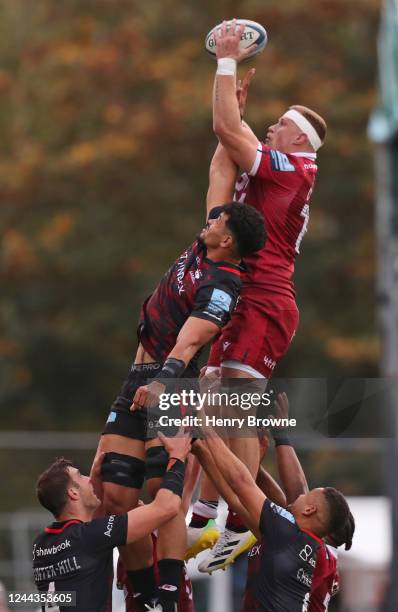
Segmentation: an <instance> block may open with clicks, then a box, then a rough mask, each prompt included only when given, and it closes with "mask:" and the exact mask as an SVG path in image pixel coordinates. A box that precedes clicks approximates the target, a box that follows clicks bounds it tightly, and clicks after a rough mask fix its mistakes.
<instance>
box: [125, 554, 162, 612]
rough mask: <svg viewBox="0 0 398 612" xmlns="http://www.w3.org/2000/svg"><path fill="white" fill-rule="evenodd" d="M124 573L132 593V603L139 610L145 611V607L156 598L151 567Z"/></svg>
mask: <svg viewBox="0 0 398 612" xmlns="http://www.w3.org/2000/svg"><path fill="white" fill-rule="evenodd" d="M126 573H127V579H128V581H129V583H130V586H131V588H132V589H133V591H134V603H136V604H137V606H138V608H139V610H146V609H147V608H146V607H145V605H148V606H149V605H151V602H152V601H153V600H154V599H156V598H157V596H158V593H157V590H158V587H157V584H156V580H155V572H154V568H153V565H151V567H145V568H144V569H139V570H128V571H127V572H126Z"/></svg>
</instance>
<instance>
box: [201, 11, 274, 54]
mask: <svg viewBox="0 0 398 612" xmlns="http://www.w3.org/2000/svg"><path fill="white" fill-rule="evenodd" d="M230 23H231V21H228V22H227V25H228V24H230ZM236 24H237V25H240V24H244V26H245V29H244V31H243V34H242V36H241V40H240V47H241V49H246V48H247V47H250V45H252V44H254V43H256V47H254V49H253V51H252V52H251V53H250V55H248V56H247V57H248V58H249V57H254V56H255V55H257V54H258V53H260V52H261V51H262V50H263V49H264V47H265V45H266V44H267V41H268V36H267V32H266V30H265V28H263V26H262V25H261V24H260V23H257V22H256V21H250V20H249V19H237V20H236ZM221 25H222V24H219V25H216V26H215V27H214V28H213V29H212V30H210V32H209V33H208V35H207V36H206V38H205V47H206V51H207V52H208V53H210V55H212V56H213V57H214V58H215V57H216V44H217V43H216V38H215V33H216V32H217V30H219V29H220V28H221ZM246 59H247V58H246Z"/></svg>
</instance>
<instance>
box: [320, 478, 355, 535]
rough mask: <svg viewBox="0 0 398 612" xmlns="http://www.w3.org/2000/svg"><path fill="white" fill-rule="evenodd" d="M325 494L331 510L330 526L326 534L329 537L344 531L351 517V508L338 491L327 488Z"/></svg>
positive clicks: (324, 490)
mask: <svg viewBox="0 0 398 612" xmlns="http://www.w3.org/2000/svg"><path fill="white" fill-rule="evenodd" d="M323 492H324V495H325V498H326V502H327V504H328V508H329V524H328V529H327V534H326V535H328V536H329V535H330V534H333V533H336V532H340V530H341V529H344V526H345V524H346V521H347V520H348V518H349V516H350V508H349V506H348V504H347V501H346V499H345V497H344V495H343V494H342V493H340V491H337V489H334V488H333V487H325V488H324V489H323Z"/></svg>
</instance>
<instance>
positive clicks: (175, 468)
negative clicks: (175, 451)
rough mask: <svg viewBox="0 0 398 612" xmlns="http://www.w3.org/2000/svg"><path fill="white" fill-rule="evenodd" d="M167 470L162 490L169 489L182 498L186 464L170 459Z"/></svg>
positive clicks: (179, 460) (161, 486) (173, 458)
mask: <svg viewBox="0 0 398 612" xmlns="http://www.w3.org/2000/svg"><path fill="white" fill-rule="evenodd" d="M171 462H172V463H171ZM170 463H171V465H170ZM167 468H168V469H167V472H166V474H165V475H164V476H163V480H162V483H161V485H160V488H161V489H167V490H168V491H171V492H172V493H174V494H175V495H178V496H179V497H182V491H183V488H184V476H185V463H184V462H183V461H181V459H176V458H175V457H170V459H169V463H168V464H167Z"/></svg>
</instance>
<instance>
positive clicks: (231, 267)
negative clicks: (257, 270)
mask: <svg viewBox="0 0 398 612" xmlns="http://www.w3.org/2000/svg"><path fill="white" fill-rule="evenodd" d="M204 259H205V261H206V262H207V263H209V264H211V265H212V266H217V268H220V269H221V270H226V271H227V272H233V273H234V274H236V273H237V272H238V273H239V274H241V273H242V272H246V267H245V264H244V263H243V261H241V262H240V264H233V263H230V262H229V261H213V260H212V259H209V258H208V257H207V256H206V257H205V258H204Z"/></svg>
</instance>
